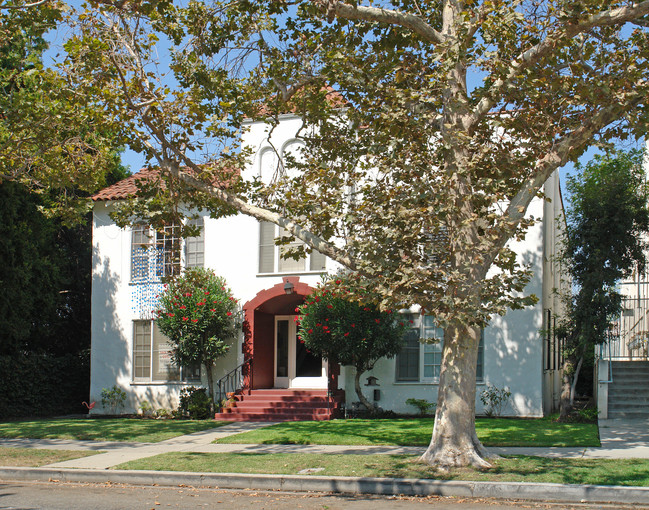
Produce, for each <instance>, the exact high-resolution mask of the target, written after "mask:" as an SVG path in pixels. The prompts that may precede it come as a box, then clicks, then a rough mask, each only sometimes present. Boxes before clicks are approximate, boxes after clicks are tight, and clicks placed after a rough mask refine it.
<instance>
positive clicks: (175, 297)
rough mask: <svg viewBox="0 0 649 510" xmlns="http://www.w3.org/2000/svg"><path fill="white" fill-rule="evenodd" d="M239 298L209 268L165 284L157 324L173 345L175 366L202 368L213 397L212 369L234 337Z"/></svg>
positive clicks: (237, 324)
mask: <svg viewBox="0 0 649 510" xmlns="http://www.w3.org/2000/svg"><path fill="white" fill-rule="evenodd" d="M237 303H238V301H237V299H235V298H234V297H233V296H232V292H231V291H230V289H228V288H227V285H226V282H225V280H224V279H223V278H221V277H220V276H216V275H215V274H214V273H213V272H212V271H210V270H208V269H203V268H193V269H188V270H187V271H185V272H184V273H183V274H182V275H181V276H180V277H178V278H175V279H173V280H171V281H170V282H169V283H168V284H165V290H164V292H163V294H162V295H161V296H160V304H159V307H160V308H159V310H158V311H157V314H158V317H157V319H156V323H157V324H158V327H159V328H160V331H161V332H162V333H163V334H164V335H166V336H167V337H168V338H169V340H170V342H171V345H172V346H173V358H174V361H175V362H176V364H177V365H178V366H190V365H194V364H200V365H202V366H203V367H204V368H205V375H206V376H207V384H208V388H209V396H210V398H213V396H214V378H213V374H212V370H213V368H214V363H215V361H216V360H217V359H218V358H220V357H221V356H224V355H225V354H226V353H227V352H228V350H229V349H230V344H231V343H232V341H233V339H234V338H236V336H237V331H238V328H239V313H238V304H237Z"/></svg>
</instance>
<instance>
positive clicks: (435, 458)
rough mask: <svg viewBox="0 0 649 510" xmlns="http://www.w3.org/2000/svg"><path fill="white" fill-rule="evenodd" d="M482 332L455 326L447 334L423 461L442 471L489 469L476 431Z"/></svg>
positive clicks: (447, 329) (445, 335)
mask: <svg viewBox="0 0 649 510" xmlns="http://www.w3.org/2000/svg"><path fill="white" fill-rule="evenodd" d="M479 341H480V330H479V329H478V328H474V327H465V326H461V325H459V324H451V325H449V326H448V327H447V328H446V329H445V331H444V348H443V352H442V367H441V372H440V376H439V394H438V398H437V411H436V413H435V426H434V428H433V437H432V439H431V442H430V446H428V449H427V450H426V452H425V453H424V454H423V455H422V457H421V460H422V461H424V462H426V463H428V464H431V465H434V466H437V467H439V468H442V469H450V468H452V467H462V466H468V465H472V466H475V467H478V468H483V469H485V468H489V467H491V464H490V463H489V462H488V461H487V460H486V459H487V458H488V457H490V456H491V455H489V454H488V453H487V451H486V450H485V448H484V447H483V446H482V444H481V443H480V440H479V439H478V436H477V435H476V432H475V397H476V387H475V382H476V364H477V361H478V343H479Z"/></svg>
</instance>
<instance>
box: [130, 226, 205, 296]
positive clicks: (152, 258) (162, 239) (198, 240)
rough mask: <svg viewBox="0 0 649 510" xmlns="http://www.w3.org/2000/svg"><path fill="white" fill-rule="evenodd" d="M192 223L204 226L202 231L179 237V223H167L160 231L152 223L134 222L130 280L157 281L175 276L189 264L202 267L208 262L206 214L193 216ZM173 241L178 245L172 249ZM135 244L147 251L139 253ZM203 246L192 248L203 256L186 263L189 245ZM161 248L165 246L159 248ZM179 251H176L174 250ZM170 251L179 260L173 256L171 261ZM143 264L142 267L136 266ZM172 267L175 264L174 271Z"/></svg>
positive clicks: (138, 281) (136, 281)
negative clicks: (198, 260)
mask: <svg viewBox="0 0 649 510" xmlns="http://www.w3.org/2000/svg"><path fill="white" fill-rule="evenodd" d="M190 222H191V223H193V224H195V225H200V226H201V233H200V235H199V236H196V237H192V238H187V239H180V238H178V237H177V233H176V232H175V230H176V229H178V228H179V227H178V226H177V225H176V226H174V225H169V226H168V227H165V228H164V230H163V232H157V231H156V230H154V229H153V228H152V227H150V226H149V225H146V224H137V225H134V226H133V227H132V229H131V259H130V270H131V274H130V277H131V278H130V281H131V283H132V284H141V283H150V282H154V283H158V282H160V281H162V279H163V278H167V277H169V276H176V275H177V274H180V272H181V271H182V270H183V268H189V267H203V266H204V264H205V235H204V232H205V224H204V221H203V217H199V218H197V219H196V220H190ZM143 238H147V239H148V243H143V242H138V243H137V244H136V240H137V241H141V240H142V239H143ZM174 243H177V247H176V248H175V250H174V249H171V250H170V249H169V246H173V244H174ZM136 246H139V247H145V248H144V251H141V252H140V253H139V254H137V255H136ZM192 246H193V247H200V250H193V251H192V255H194V256H195V257H196V258H197V259H200V262H196V263H191V264H187V261H188V258H189V251H188V250H189V249H191V247H192ZM160 248H162V249H161V250H160ZM174 251H175V252H177V254H176V255H174V254H173V253H174ZM169 254H171V256H172V257H174V256H175V257H177V261H176V262H174V261H173V260H171V261H168V260H167V258H168V255H169ZM136 257H139V261H136ZM138 267H139V268H140V269H139V271H138V270H137V268H138ZM169 267H172V271H171V274H168V273H169V272H170V271H169V270H168V268H169Z"/></svg>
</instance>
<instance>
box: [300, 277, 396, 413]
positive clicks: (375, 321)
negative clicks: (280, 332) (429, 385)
mask: <svg viewBox="0 0 649 510" xmlns="http://www.w3.org/2000/svg"><path fill="white" fill-rule="evenodd" d="M346 296H347V297H349V296H350V294H349V292H348V291H347V290H346V283H345V278H344V277H339V278H336V279H334V280H331V281H329V282H326V283H325V284H323V285H322V286H320V287H319V288H317V289H316V290H315V291H314V292H313V293H312V294H311V295H309V296H307V298H306V300H305V302H304V304H303V305H301V306H299V307H298V308H296V312H298V313H299V315H298V317H296V321H297V323H298V341H301V342H303V343H304V344H305V346H306V347H307V349H309V350H310V351H311V352H313V353H315V354H318V355H321V356H322V357H323V358H325V359H327V360H329V361H330V362H333V363H338V364H340V365H347V366H353V367H354V368H355V369H356V384H355V386H356V394H357V395H358V398H359V400H360V401H361V402H362V403H363V405H364V406H365V407H366V408H368V409H372V408H373V406H372V404H371V403H370V402H369V401H368V400H367V399H366V398H365V396H364V395H363V394H362V391H361V386H360V376H361V375H362V374H363V373H364V372H366V371H368V370H371V369H372V368H373V367H374V364H375V363H376V361H377V360H378V359H380V358H383V357H388V358H392V357H394V356H396V355H397V354H398V353H399V351H400V350H401V346H402V344H403V338H404V333H405V331H406V329H407V325H406V324H404V320H403V319H402V318H401V317H399V314H394V313H392V312H391V311H389V310H388V311H384V312H382V311H380V310H379V309H378V308H377V307H376V306H374V305H369V304H359V303H358V302H355V301H351V300H349V299H346Z"/></svg>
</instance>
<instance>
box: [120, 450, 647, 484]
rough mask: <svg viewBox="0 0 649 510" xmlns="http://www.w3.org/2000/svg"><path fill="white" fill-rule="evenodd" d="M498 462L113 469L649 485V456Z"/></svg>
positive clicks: (205, 456) (174, 459)
mask: <svg viewBox="0 0 649 510" xmlns="http://www.w3.org/2000/svg"><path fill="white" fill-rule="evenodd" d="M493 463H494V468H493V469H491V470H489V471H478V470H476V469H472V468H464V469H456V470H453V471H451V472H450V473H448V472H439V471H436V470H434V469H433V468H431V467H430V466H427V465H425V464H422V463H420V462H418V461H417V457H416V456H412V455H335V454H291V453H282V454H278V453H275V454H267V453H188V452H176V453H166V454H162V455H157V456H155V457H148V458H146V459H139V460H134V461H131V462H128V463H125V464H120V465H119V466H116V467H115V468H113V469H134V470H154V471H190V472H200V473H269V474H283V475H295V474H298V473H299V471H302V470H304V469H309V470H311V471H312V474H313V475H315V476H359V477H378V478H418V479H435V480H465V481H492V482H536V483H545V482H547V483H563V484H594V485H627V486H643V487H646V486H649V460H646V459H615V460H611V459H556V458H554V459H549V458H543V457H526V456H516V457H503V458H500V459H494V460H493ZM319 468H324V469H322V470H319Z"/></svg>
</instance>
